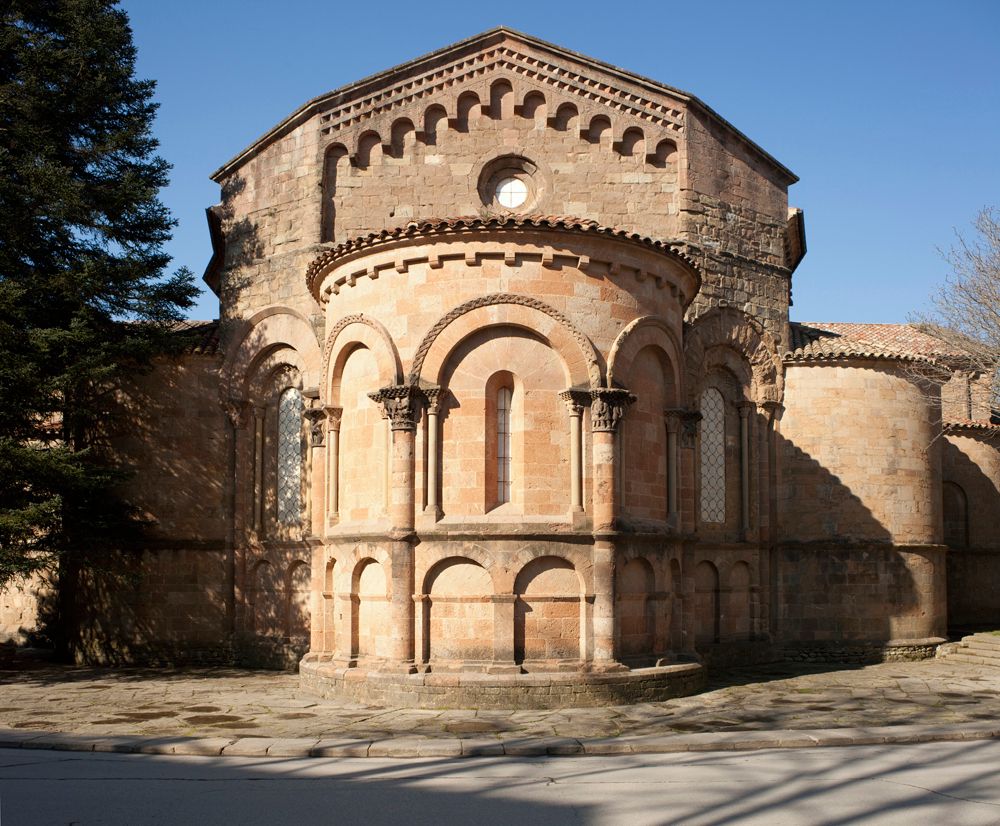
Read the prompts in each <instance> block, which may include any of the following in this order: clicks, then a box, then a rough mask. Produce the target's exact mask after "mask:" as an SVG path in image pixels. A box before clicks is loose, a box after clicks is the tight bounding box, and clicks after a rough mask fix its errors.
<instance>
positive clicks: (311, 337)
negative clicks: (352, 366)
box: [219, 307, 322, 401]
mask: <svg viewBox="0 0 1000 826" xmlns="http://www.w3.org/2000/svg"><path fill="white" fill-rule="evenodd" d="M282 350H292V351H294V352H295V353H296V354H297V357H296V359H297V363H296V364H295V366H296V367H297V368H298V369H299V371H300V372H301V374H302V381H303V384H304V385H305V386H306V387H317V386H319V383H320V376H321V369H322V365H321V362H322V356H321V354H320V349H319V342H318V341H317V340H316V334H315V332H314V331H313V328H312V325H311V324H310V323H309V321H308V319H307V318H306V317H305V316H304V315H302V313H300V312H298V311H296V310H293V309H291V308H288V307H268V308H267V309H264V310H261V311H260V312H258V313H256V314H255V315H253V316H251V317H250V318H249V319H248V320H247V322H246V327H245V331H244V333H243V335H242V336H241V337H240V340H239V344H237V345H236V346H235V347H233V348H232V349H231V350H230V351H229V354H228V355H227V356H226V360H225V361H224V362H223V365H222V370H221V371H220V382H219V388H220V391H221V395H222V398H223V400H224V401H228V400H234V399H235V400H245V399H247V398H249V396H248V395H247V391H248V389H249V386H250V383H251V382H252V381H253V379H254V377H255V374H257V373H259V372H260V370H261V368H262V367H263V366H264V365H265V364H266V363H267V360H268V358H269V357H272V356H274V354H276V353H278V352H279V351H282ZM285 358H291V356H288V355H286V356H285ZM271 361H272V362H273V361H274V359H273V358H272V359H271ZM272 366H273V365H272Z"/></svg>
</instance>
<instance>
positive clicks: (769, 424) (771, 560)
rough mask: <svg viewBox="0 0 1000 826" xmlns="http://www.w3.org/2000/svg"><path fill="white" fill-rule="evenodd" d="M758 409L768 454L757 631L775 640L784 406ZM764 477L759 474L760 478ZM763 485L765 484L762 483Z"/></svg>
mask: <svg viewBox="0 0 1000 826" xmlns="http://www.w3.org/2000/svg"><path fill="white" fill-rule="evenodd" d="M758 410H759V412H760V414H761V416H763V417H764V421H765V423H766V424H765V427H764V428H762V429H763V430H764V431H765V434H764V436H763V439H762V441H763V442H764V444H763V445H762V448H763V452H764V453H766V456H767V476H766V479H767V534H766V536H762V537H761V539H762V541H763V542H766V543H767V546H766V548H761V553H760V574H759V576H760V586H761V589H760V605H759V619H758V630H757V633H758V634H759V635H761V636H765V635H766V636H767V637H769V638H770V639H774V638H775V637H776V636H777V634H778V612H777V610H776V608H775V606H777V604H778V562H777V558H776V554H775V543H776V542H777V540H778V535H777V528H778V486H779V485H780V483H781V479H780V477H779V473H780V468H779V466H778V457H777V453H778V430H779V426H780V422H781V416H782V414H783V413H784V412H785V408H784V407H783V406H782V404H781V403H780V402H776V401H763V402H760V403H759V404H758ZM764 478H765V477H764V476H763V475H762V477H761V479H762V481H763V479H764ZM761 487H762V488H763V487H764V486H763V485H761Z"/></svg>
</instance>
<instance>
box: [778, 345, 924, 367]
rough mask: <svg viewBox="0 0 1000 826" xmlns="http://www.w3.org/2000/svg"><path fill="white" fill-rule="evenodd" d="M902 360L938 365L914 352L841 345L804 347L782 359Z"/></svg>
mask: <svg viewBox="0 0 1000 826" xmlns="http://www.w3.org/2000/svg"><path fill="white" fill-rule="evenodd" d="M858 360H868V361H902V362H913V363H921V364H931V365H934V366H938V367H940V366H941V364H940V362H939V361H938V360H937V359H934V358H931V357H930V356H921V355H917V354H915V353H894V352H890V351H887V350H874V349H866V348H864V347H850V346H842V347H839V348H837V349H813V348H812V347H805V348H802V349H799V350H793V351H790V352H787V353H785V355H784V357H783V361H784V362H785V363H786V364H798V363H802V362H807V363H808V362H830V361H858Z"/></svg>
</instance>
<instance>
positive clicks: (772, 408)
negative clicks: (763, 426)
mask: <svg viewBox="0 0 1000 826" xmlns="http://www.w3.org/2000/svg"><path fill="white" fill-rule="evenodd" d="M757 410H759V411H760V413H761V414H762V415H764V416H767V417H768V418H769V419H771V420H772V421H775V422H780V421H781V416H782V414H783V413H784V412H785V406H784V405H783V404H782V403H781V402H775V401H762V402H757Z"/></svg>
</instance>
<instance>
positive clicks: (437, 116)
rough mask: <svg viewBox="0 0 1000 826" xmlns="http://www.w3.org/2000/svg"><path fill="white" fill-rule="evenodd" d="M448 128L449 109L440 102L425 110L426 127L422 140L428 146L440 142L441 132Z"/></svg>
mask: <svg viewBox="0 0 1000 826" xmlns="http://www.w3.org/2000/svg"><path fill="white" fill-rule="evenodd" d="M447 128H448V110H447V109H445V108H444V107H443V106H442V105H441V104H440V103H435V104H432V105H431V106H428V107H427V109H425V110H424V129H423V133H422V140H423V142H424V143H426V144H427V145H428V146H434V145H436V144H437V142H438V137H439V133H440V132H441V131H442V130H444V129H447Z"/></svg>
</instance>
